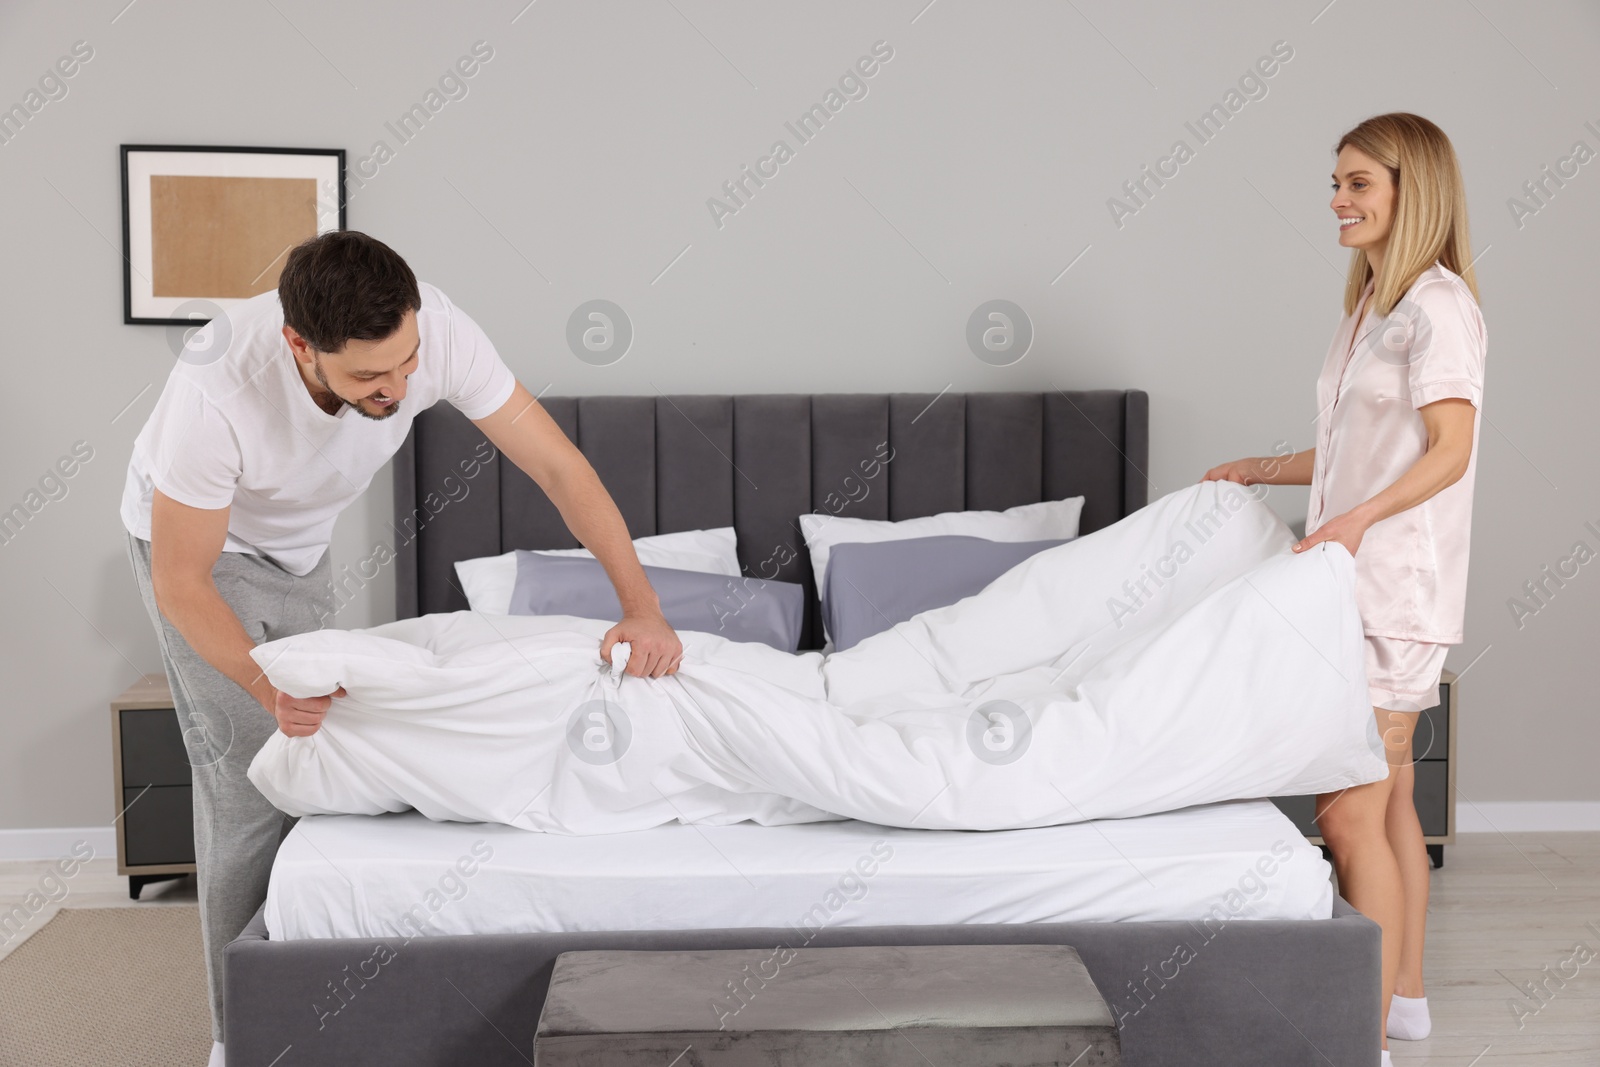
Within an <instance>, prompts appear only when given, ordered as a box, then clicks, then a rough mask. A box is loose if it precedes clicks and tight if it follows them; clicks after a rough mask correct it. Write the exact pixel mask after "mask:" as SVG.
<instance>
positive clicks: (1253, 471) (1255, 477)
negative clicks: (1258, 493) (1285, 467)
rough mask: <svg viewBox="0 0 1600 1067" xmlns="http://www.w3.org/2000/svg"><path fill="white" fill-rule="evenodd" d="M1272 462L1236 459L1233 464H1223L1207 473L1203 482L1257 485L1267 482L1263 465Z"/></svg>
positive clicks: (1202, 479)
mask: <svg viewBox="0 0 1600 1067" xmlns="http://www.w3.org/2000/svg"><path fill="white" fill-rule="evenodd" d="M1268 462H1271V461H1269V460H1264V459H1236V460H1234V461H1233V462H1232V463H1223V464H1220V465H1219V466H1216V467H1212V468H1211V469H1210V470H1208V471H1206V473H1205V476H1204V477H1203V478H1201V479H1200V480H1201V481H1202V482H1238V483H1239V484H1240V485H1255V484H1257V483H1258V482H1264V481H1266V477H1265V475H1266V472H1265V471H1264V470H1263V465H1264V464H1266V463H1268Z"/></svg>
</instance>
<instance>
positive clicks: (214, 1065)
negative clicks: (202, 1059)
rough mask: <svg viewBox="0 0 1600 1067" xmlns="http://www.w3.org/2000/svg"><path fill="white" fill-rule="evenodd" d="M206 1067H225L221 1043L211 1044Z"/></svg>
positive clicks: (214, 1042)
mask: <svg viewBox="0 0 1600 1067" xmlns="http://www.w3.org/2000/svg"><path fill="white" fill-rule="evenodd" d="M206 1067H227V1064H226V1062H225V1061H224V1060H223V1058H222V1042H220V1041H213V1042H211V1059H209V1060H207V1061H206Z"/></svg>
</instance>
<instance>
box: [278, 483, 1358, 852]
mask: <svg viewBox="0 0 1600 1067" xmlns="http://www.w3.org/2000/svg"><path fill="white" fill-rule="evenodd" d="M1293 542H1294V537H1293V535H1292V534H1291V533H1290V532H1289V530H1288V528H1287V527H1286V526H1285V525H1284V524H1283V523H1282V521H1281V520H1279V519H1278V518H1277V516H1276V515H1274V514H1273V513H1272V511H1271V510H1270V509H1269V508H1268V507H1267V506H1266V505H1265V504H1263V503H1261V502H1260V501H1259V500H1258V499H1256V497H1255V496H1254V495H1253V494H1252V492H1250V491H1248V490H1246V489H1244V488H1242V487H1240V486H1238V485H1234V484H1232V483H1227V482H1205V483H1201V484H1199V485H1195V486H1191V487H1189V488H1186V489H1181V490H1178V491H1176V492H1174V493H1171V494H1169V495H1167V496H1165V497H1162V498H1161V499H1159V500H1157V501H1155V502H1154V503H1152V504H1150V505H1149V506H1147V507H1145V508H1143V509H1141V510H1140V511H1138V512H1136V513H1135V514H1133V515H1130V516H1128V517H1127V518H1125V519H1123V520H1122V521H1120V522H1118V523H1116V524H1114V525H1112V526H1109V527H1106V528H1104V529H1101V530H1099V531H1096V532H1095V533H1092V534H1089V535H1086V536H1084V537H1081V538H1078V539H1077V540H1075V541H1071V542H1068V543H1067V544H1064V545H1061V546H1059V547H1056V548H1053V549H1050V550H1048V551H1046V552H1043V553H1040V554H1039V555H1037V556H1034V557H1032V558H1031V559H1029V560H1027V561H1026V562H1024V563H1022V564H1020V565H1019V566H1017V567H1015V568H1013V569H1012V570H1011V571H1009V572H1007V573H1006V574H1004V575H1003V576H1001V577H1000V578H999V579H997V580H996V581H995V582H993V583H992V584H991V585H990V586H989V587H988V588H986V589H985V590H984V591H983V592H981V593H979V594H978V595H976V596H973V597H968V598H967V599H965V600H963V601H961V602H959V603H957V604H954V605H952V606H950V607H947V608H941V609H939V610H936V611H930V612H925V613H923V614H921V615H918V616H916V617H915V618H913V619H910V620H909V621H907V622H904V623H901V624H899V625H898V626H896V627H894V628H893V629H892V630H888V631H885V632H884V633H881V634H878V635H876V636H874V637H872V638H869V639H868V640H866V641H863V642H862V643H861V644H859V645H857V646H855V647H854V648H851V649H849V650H848V651H845V652H838V653H834V654H832V655H830V656H827V657H824V656H822V655H821V654H819V653H815V652H810V653H804V654H801V655H791V654H788V653H783V652H779V651H776V650H774V649H771V648H768V647H767V646H765V645H757V644H737V643H733V642H729V641H725V640H723V639H721V638H718V637H715V636H713V635H710V634H701V633H684V634H682V635H681V636H682V638H683V642H684V649H685V651H684V656H683V661H682V665H681V667H680V669H679V671H678V673H677V674H676V675H674V676H672V677H669V678H664V679H659V680H650V679H640V678H634V677H629V676H625V675H621V674H620V673H618V672H616V671H614V670H613V669H612V668H611V667H610V666H608V665H602V664H601V662H600V659H599V655H598V647H599V639H600V637H601V635H602V634H603V633H604V632H605V631H606V629H607V628H608V625H609V624H607V623H605V622H600V621H590V620H584V619H576V618H570V617H566V616H555V617H550V616H546V617H520V616H502V617H496V616H488V615H482V614H478V613H475V612H470V611H459V612H454V613H449V614H436V615H427V616H423V617H421V618H416V619H408V620H403V621H400V622H395V623H390V624H387V625H383V626H376V627H373V628H371V629H367V630H353V631H341V630H319V631H315V632H312V633H307V634H301V635H298V636H295V637H290V638H285V639H282V640H278V641H272V642H269V643H266V644H263V645H260V646H258V647H257V648H256V649H255V650H254V651H253V652H252V653H251V654H252V656H254V657H255V659H256V661H257V663H259V664H260V665H261V667H262V668H263V669H264V670H265V672H266V674H267V676H268V678H269V679H270V680H271V681H272V683H273V685H275V686H277V687H278V688H279V689H281V690H283V691H285V692H287V693H289V694H291V695H294V696H312V695H318V694H323V693H329V692H332V691H333V690H335V689H336V688H338V687H339V686H341V685H342V686H344V688H345V690H346V692H347V693H348V696H346V697H342V698H338V699H336V700H335V701H334V702H333V705H332V707H331V709H330V710H329V712H328V715H327V718H326V719H325V721H324V724H323V726H322V728H321V729H320V730H319V731H318V732H317V733H316V734H314V735H312V736H310V737H298V738H291V737H287V736H285V735H284V734H282V733H275V734H273V735H272V737H271V738H270V739H269V740H268V741H267V743H266V744H265V745H263V746H262V748H261V750H260V752H259V753H257V755H256V757H255V759H254V760H253V761H252V763H251V765H250V771H249V775H250V780H251V781H252V782H254V783H255V785H256V787H257V788H259V789H260V790H261V792H262V793H263V794H265V795H266V796H267V798H268V799H270V800H271V801H272V802H273V803H274V804H276V805H277V806H278V807H279V808H281V809H283V810H284V811H286V812H289V813H290V814H293V815H308V814H331V813H356V814H377V813H379V812H385V811H403V810H406V809H408V808H415V809H417V810H418V811H420V812H421V813H422V814H424V815H426V816H427V817H429V818H432V819H440V820H454V821H464V822H495V823H505V824H508V825H511V826H517V827H522V828H524V829H529V830H543V831H549V832H553V833H563V834H595V833H616V832H621V831H627V830H638V829H644V828H646V827H650V826H656V825H659V824H662V823H666V822H672V821H674V820H681V821H683V822H688V823H694V822H699V823H731V822H739V821H742V820H746V819H749V820H754V821H756V822H758V823H766V824H778V823H795V822H814V821H819V820H825V819H830V818H840V817H844V818H853V819H860V820H863V821H866V822H873V823H880V824H884V825H889V826H906V827H922V828H945V829H972V830H994V829H1006V828H1015V827H1028V826H1045V825H1052V824H1058V823H1073V822H1081V821H1084V820H1088V819H1103V818H1117V817H1124V816H1132V815H1141V814H1147V813H1150V812H1157V811H1170V810H1174V809H1177V808H1183V807H1187V806H1189V805H1193V804H1203V803H1209V802H1213V801H1221V800H1231V799H1237V798H1245V797H1260V796H1276V795H1294V794H1306V793H1319V792H1328V791H1332V790H1337V789H1342V788H1345V787H1347V786H1352V785H1358V784H1361V783H1365V782H1370V781H1375V780H1377V779H1379V778H1382V777H1383V776H1384V775H1385V774H1386V773H1387V765H1386V763H1385V761H1384V759H1383V757H1382V755H1381V751H1382V750H1381V745H1380V742H1379V739H1378V736H1377V730H1376V725H1375V723H1374V719H1373V715H1372V710H1371V708H1370V706H1369V705H1368V700H1367V684H1366V675H1365V660H1364V654H1363V648H1362V641H1363V638H1362V628H1361V622H1360V618H1359V616H1358V614H1357V610H1356V603H1355V564H1354V560H1353V559H1352V558H1351V556H1350V554H1349V553H1348V552H1347V551H1346V550H1345V549H1344V548H1343V547H1341V546H1339V545H1336V544H1323V545H1318V546H1317V547H1316V548H1314V549H1312V550H1311V551H1309V552H1306V553H1304V554H1301V555H1295V554H1294V553H1292V552H1290V551H1289V546H1290V545H1291V544H1293Z"/></svg>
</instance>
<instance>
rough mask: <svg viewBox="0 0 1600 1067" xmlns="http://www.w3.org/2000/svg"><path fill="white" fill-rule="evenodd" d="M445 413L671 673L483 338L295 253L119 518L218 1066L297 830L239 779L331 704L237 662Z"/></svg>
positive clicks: (649, 611)
mask: <svg viewBox="0 0 1600 1067" xmlns="http://www.w3.org/2000/svg"><path fill="white" fill-rule="evenodd" d="M439 400H448V401H449V402H450V403H452V404H454V405H455V407H456V408H457V409H458V410H459V411H461V412H462V413H463V414H464V415H466V416H467V418H469V419H471V420H472V421H473V423H474V424H475V425H476V426H478V428H479V429H481V430H482V431H483V432H484V435H485V436H486V437H488V439H489V440H490V442H492V443H493V444H494V445H495V447H497V448H498V449H499V450H500V451H501V452H503V453H505V455H506V456H507V457H509V458H510V459H511V461H512V462H513V463H515V464H516V465H517V466H518V467H520V468H521V469H522V470H523V471H525V472H526V473H527V474H528V476H529V477H531V478H532V479H533V480H534V481H535V482H536V483H538V485H539V487H540V488H541V489H543V490H544V492H545V493H546V494H547V495H548V496H549V497H550V499H551V500H552V501H553V502H554V503H555V505H556V507H557V508H558V509H559V510H560V512H561V516H562V518H563V519H564V520H565V521H566V523H567V527H568V528H569V529H570V530H571V531H572V532H573V534H574V535H575V536H576V537H577V538H578V540H579V541H581V542H582V543H583V544H584V545H585V547H587V548H588V549H589V550H590V551H591V552H593V553H594V555H595V557H596V558H597V559H599V561H600V563H601V564H602V565H603V566H604V567H605V570H606V573H607V575H609V576H610V578H611V581H612V584H613V585H615V586H616V590H617V596H618V599H619V600H620V601H621V604H622V610H623V618H622V620H621V621H620V622H618V623H617V625H616V626H614V627H612V628H611V629H610V630H609V631H608V632H607V633H606V635H605V638H604V639H603V641H602V643H601V648H600V656H601V658H602V659H605V658H607V657H608V656H609V654H610V650H611V646H612V645H613V644H615V643H617V642H619V641H626V642H629V643H630V644H631V646H632V656H631V658H630V659H629V661H628V668H627V671H628V673H629V674H633V675H636V676H644V677H660V676H662V675H664V674H671V673H673V672H674V671H676V670H677V667H678V661H679V658H680V657H681V656H682V653H683V646H682V644H681V643H680V642H679V641H678V637H677V635H676V634H675V633H674V632H673V630H672V627H671V626H669V625H668V624H667V621H666V620H665V619H664V618H663V617H662V615H661V610H660V605H659V601H658V600H657V598H656V594H655V591H654V590H653V589H652V588H651V587H650V583H649V582H648V580H647V579H646V578H645V574H644V570H643V569H642V568H641V567H640V565H639V560H638V557H637V556H636V555H635V553H634V550H633V544H632V542H631V541H630V540H629V538H628V531H627V527H626V526H625V525H624V523H623V521H622V515H621V514H620V513H619V512H618V511H617V507H616V505H615V504H614V503H613V502H612V500H611V497H610V496H609V495H608V494H607V493H606V491H605V488H604V487H603V486H602V485H601V484H600V480H599V478H598V477H597V476H596V475H595V472H594V469H593V468H592V467H590V466H589V463H588V461H587V460H585V459H584V458H583V455H582V453H580V452H579V451H578V450H577V448H576V447H574V446H573V445H572V443H571V442H570V441H569V440H568V439H567V437H566V435H565V434H564V433H562V431H561V429H560V428H559V427H558V426H557V425H556V424H555V422H554V421H553V420H552V419H551V418H550V416H549V415H548V414H547V413H546V412H545V411H544V409H543V408H542V407H540V406H539V404H538V402H537V401H535V400H534V398H533V396H532V395H531V394H530V393H529V392H528V390H527V389H525V388H524V387H523V386H522V384H521V383H519V382H518V381H517V380H516V378H515V377H514V376H513V375H512V373H511V371H510V370H509V369H508V368H507V367H506V365H505V364H504V363H503V362H501V360H500V357H499V355H498V353H496V351H495V349H494V346H493V345H491V344H490V343H489V339H488V338H487V337H486V336H485V335H484V333H483V331H482V330H481V329H479V327H478V325H477V324H476V323H475V322H473V321H472V320H471V319H470V318H468V317H467V316H466V315H465V314H463V313H462V311H461V310H460V309H459V308H457V307H455V306H454V305H453V304H452V303H451V302H450V301H449V299H448V298H446V297H445V295H444V294H443V293H441V292H439V290H438V289H436V288H434V287H433V286H431V285H426V284H424V285H420V286H419V284H418V283H417V280H416V277H415V275H413V274H412V272H411V268H410V267H409V266H407V265H406V262H405V260H403V259H401V258H400V256H399V255H397V254H396V253H395V252H394V251H393V250H392V249H390V248H389V247H388V246H386V245H384V244H383V243H382V242H380V241H377V240H374V239H373V238H371V237H368V236H367V235H365V234H362V233H355V232H352V231H340V232H334V233H327V234H323V235H322V236H320V237H315V238H313V239H311V240H309V241H306V242H305V243H303V244H301V245H299V246H298V247H296V248H295V249H294V250H293V251H292V252H290V254H289V259H288V261H287V263H286V264H285V266H284V269H283V273H282V275H281V276H280V278H279V283H278V291H277V292H276V293H270V292H269V293H263V294H261V295H260V296H257V297H253V298H251V299H249V300H246V301H244V302H243V303H241V304H240V305H238V306H237V307H236V308H234V309H233V310H232V311H230V312H228V313H227V314H226V315H223V316H219V317H218V318H217V319H213V320H212V322H211V323H209V324H208V325H207V326H205V327H204V328H203V329H201V330H199V331H197V333H196V334H195V336H194V337H193V338H192V339H191V340H190V342H189V345H188V347H187V348H186V350H185V352H184V354H183V357H182V358H181V359H180V361H179V362H178V363H177V364H176V365H175V366H174V367H173V369H172V373H171V375H170V376H169V377H168V379H167V383H166V387H165V388H164V389H163V390H162V393H161V397H160V399H159V400H158V401H157V402H156V406H155V410H154V411H152V412H151V414H150V419H149V421H148V422H146V423H145V426H144V429H143V430H142V431H140V433H139V437H138V439H137V440H136V441H135V442H134V447H133V457H132V459H131V461H130V462H129V464H128V479H127V485H126V488H125V490H124V492H123V498H122V521H123V524H124V525H125V526H126V527H127V529H128V541H129V553H130V557H131V559H132V562H133V566H134V572H135V575H136V577H137V579H138V582H139V589H140V593H141V595H142V596H143V598H144V602H145V608H146V610H147V611H148V612H149V613H150V618H151V621H152V623H154V625H155V627H156V633H157V637H158V639H159V641H160V645H161V658H162V664H163V666H164V667H165V668H166V673H167V679H168V681H169V682H170V683H171V686H172V695H173V702H174V703H175V704H176V706H177V714H178V718H179V724H180V726H181V728H182V729H183V731H184V738H185V741H186V743H187V745H188V749H189V756H190V762H191V764H193V769H194V835H195V863H196V867H197V869H198V874H199V887H200V922H201V930H202V934H203V938H204V942H205V949H206V973H207V978H208V980H209V983H210V988H211V1028H212V1039H213V1042H214V1044H213V1047H212V1062H213V1063H214V1064H220V1063H221V1062H222V1042H223V1040H224V1033H223V950H224V948H225V947H226V946H227V944H228V942H229V941H231V940H233V938H234V937H236V936H237V935H238V934H239V932H240V931H241V930H243V929H244V927H245V924H246V923H247V922H248V921H249V919H250V918H251V916H252V915H254V914H255V911H256V909H257V908H258V907H259V906H260V905H261V903H262V901H263V900H264V899H265V898H266V891H267V878H268V874H269V873H270V871H271V869H272V860H273V857H274V855H275V854H276V852H277V849H278V843H279V841H280V840H281V839H282V837H283V835H284V834H286V833H288V831H289V829H290V827H291V826H292V825H293V823H294V820H293V819H291V818H289V817H288V816H285V815H283V814H282V813H281V812H279V811H277V810H276V809H274V808H273V807H272V806H271V805H270V804H269V803H268V802H267V800H266V798H264V797H263V796H262V795H261V794H260V793H259V792H258V791H257V790H256V788H255V786H253V785H252V784H251V783H250V781H249V779H248V778H247V777H246V776H245V772H246V769H247V768H248V767H249V765H250V760H251V758H252V757H253V756H254V755H255V754H256V751H257V750H258V749H260V747H261V745H262V744H263V743H264V742H265V741H266V739H267V738H268V737H269V736H271V733H272V730H273V729H274V728H277V729H280V730H282V731H283V732H284V733H285V734H287V735H289V736H290V737H304V736H307V735H309V734H312V733H315V732H316V730H317V728H318V727H319V726H320V725H321V722H322V719H323V716H324V715H326V714H327V711H328V707H329V705H330V703H331V701H332V699H333V698H334V697H337V696H340V695H342V691H335V692H334V693H331V694H328V695H325V696H320V697H315V698H311V699H303V700H296V699H293V698H290V697H288V696H287V695H285V694H283V693H280V692H278V691H276V690H275V689H274V688H273V687H272V685H271V683H270V682H268V681H267V679H266V677H265V675H264V674H263V673H262V672H261V671H260V670H259V669H258V668H257V666H256V663H255V661H254V660H252V659H251V658H250V655H249V653H250V650H251V649H252V648H254V647H255V646H256V645H257V644H259V643H261V642H263V641H271V640H276V639H278V638H281V637H287V636H290V635H291V634H296V633H302V632H305V631H307V630H313V629H317V628H319V627H320V626H321V624H322V620H323V619H324V618H325V617H326V616H327V614H328V613H329V611H330V610H331V600H332V583H331V581H330V580H329V579H330V575H331V573H332V565H331V562H330V560H329V558H328V552H327V548H328V542H329V539H330V536H331V534H332V532H333V524H334V520H335V519H336V518H337V517H338V515H339V513H340V512H341V511H343V510H344V509H345V508H346V507H347V506H348V505H349V504H350V503H351V502H353V501H354V500H355V499H356V498H357V497H358V496H360V494H361V492H362V491H363V490H364V489H366V487H367V485H368V483H369V482H371V480H372V477H373V475H374V474H375V473H376V472H377V471H378V469H379V468H380V467H382V466H383V464H384V463H386V462H387V461H388V460H389V458H390V457H391V456H393V455H394V453H395V452H396V451H397V450H398V449H399V447H400V445H401V444H402V443H403V442H404V441H405V438H406V434H407V432H408V430H409V429H410V426H411V421H412V419H413V418H415V415H416V412H418V411H420V410H422V409H424V408H427V407H430V406H432V405H433V404H435V403H437V402H438V401H439Z"/></svg>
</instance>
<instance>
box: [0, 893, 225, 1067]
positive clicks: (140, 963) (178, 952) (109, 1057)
mask: <svg viewBox="0 0 1600 1067" xmlns="http://www.w3.org/2000/svg"><path fill="white" fill-rule="evenodd" d="M210 1054H211V1012H210V1009H209V1008H208V1006H207V1002H206V965H205V957H204V955H203V953H202V951H201V947H200V909H199V908H198V907H195V906H193V905H164V906H160V907H151V908H140V907H137V906H135V907H123V908H63V909H62V910H61V911H60V912H58V913H57V914H56V916H55V918H53V919H51V920H50V921H49V922H47V923H45V924H44V926H42V927H40V928H39V930H38V931H37V932H35V933H34V934H33V936H31V937H29V938H28V940H26V941H24V942H23V943H22V944H21V945H18V946H17V948H16V950H15V951H13V952H12V953H11V954H10V955H9V956H7V957H5V959H3V960H0V1065H3V1067H58V1065H59V1067H100V1065H101V1064H104V1065H106V1067H112V1065H116V1067H145V1065H149V1067H204V1065H205V1062H206V1059H207V1057H208V1056H210Z"/></svg>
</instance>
